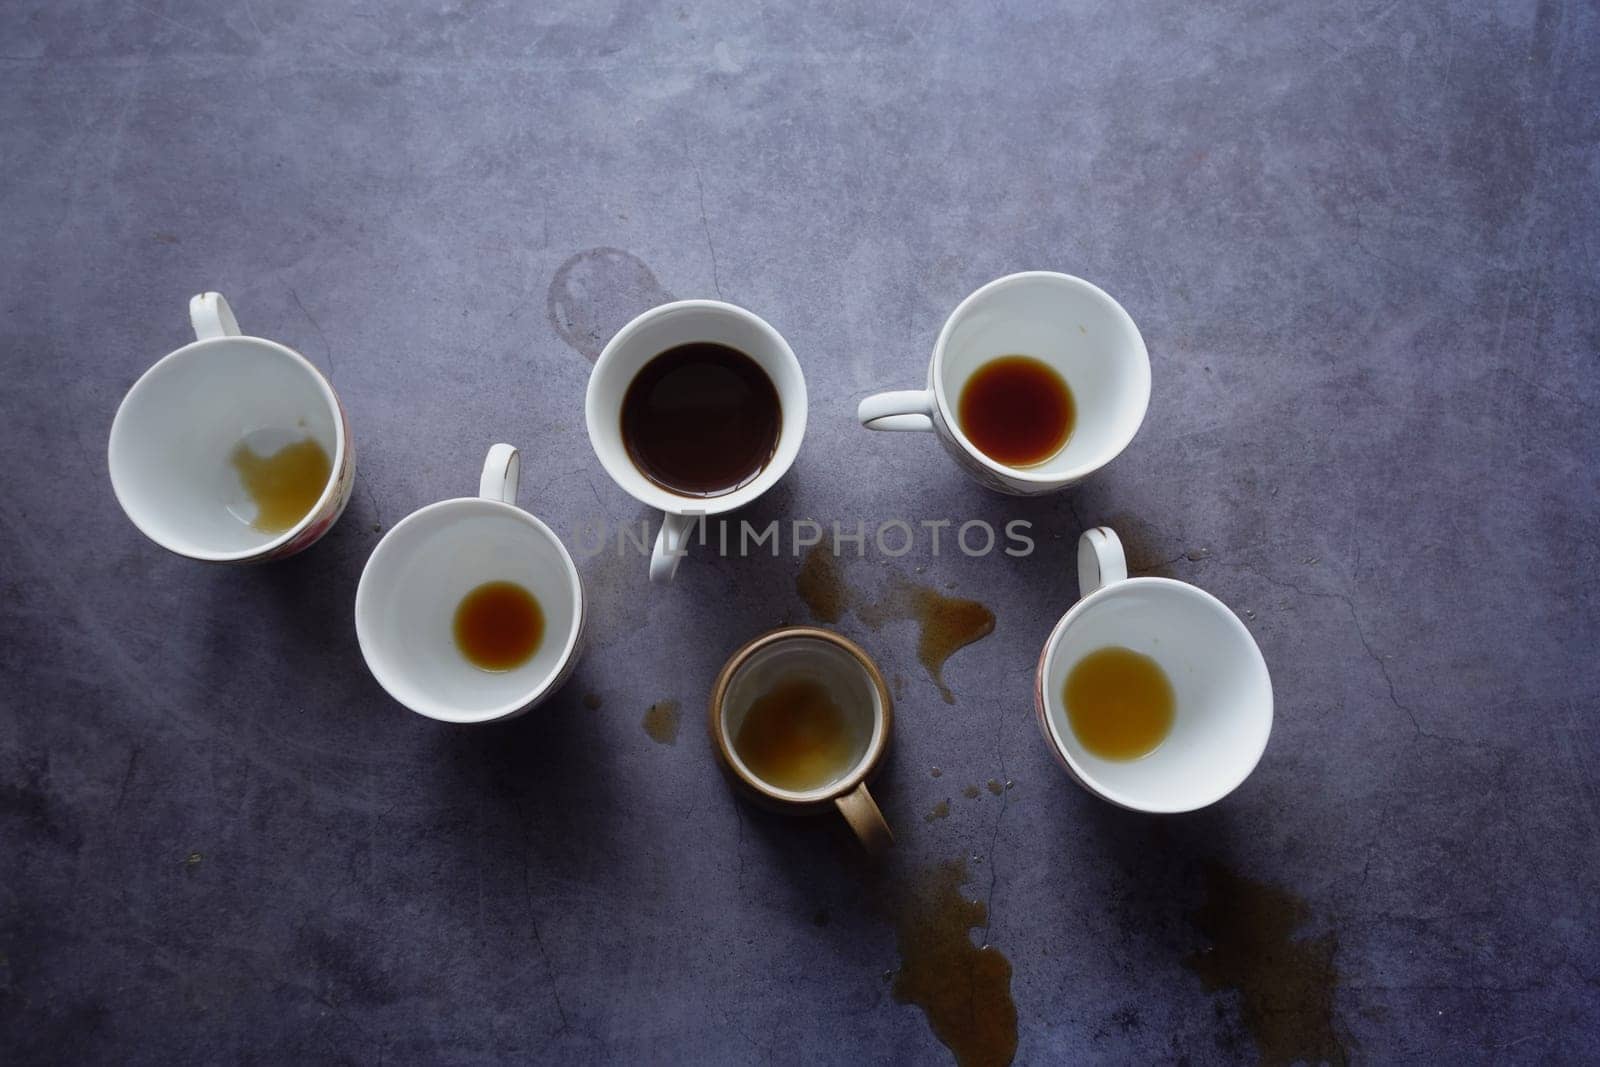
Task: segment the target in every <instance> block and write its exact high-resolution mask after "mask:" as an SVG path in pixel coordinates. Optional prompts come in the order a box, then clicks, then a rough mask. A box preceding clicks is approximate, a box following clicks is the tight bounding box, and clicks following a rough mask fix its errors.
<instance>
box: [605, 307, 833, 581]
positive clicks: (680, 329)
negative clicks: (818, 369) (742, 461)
mask: <svg viewBox="0 0 1600 1067" xmlns="http://www.w3.org/2000/svg"><path fill="white" fill-rule="evenodd" d="M694 342H711V343H714V344H721V345H726V346H728V347H729V348H733V349H737V350H738V351H740V352H743V353H744V354H745V355H747V356H749V357H750V358H751V359H753V360H754V361H755V362H756V364H757V365H758V366H760V367H761V369H762V370H763V371H764V372H766V375H767V377H768V378H769V379H771V381H772V385H773V387H774V388H775V389H776V391H777V394H778V405H779V409H780V420H781V421H780V424H779V430H778V441H777V446H776V447H775V448H774V449H773V453H772V458H771V459H769V460H768V461H767V464H766V466H765V467H763V468H762V470H761V472H760V473H759V474H757V475H756V476H755V477H754V478H753V479H751V480H750V481H749V482H747V483H746V484H744V485H742V486H740V487H739V488H737V489H734V490H732V491H731V492H727V493H722V494H720V495H716V496H692V495H687V494H680V493H675V492H673V491H672V490H670V489H666V488H664V487H662V486H660V485H658V484H656V483H655V482H653V481H651V480H650V479H648V478H646V477H645V476H644V474H643V472H641V471H640V470H639V468H638V467H637V466H635V465H634V462H633V460H632V459H631V458H630V457H629V455H628V449H627V444H626V442H624V440H623V436H622V405H623V399H624V397H625V396H626V395H627V392H628V386H629V385H630V384H631V383H632V382H633V379H634V376H635V375H637V374H638V373H639V371H640V370H642V369H643V368H644V366H645V364H647V363H649V362H650V361H651V360H653V359H654V358H655V357H656V356H658V355H660V354H661V353H663V352H665V351H667V350H668V349H671V348H676V347H677V346H679V345H685V344H691V343H694ZM584 417H585V420H586V421H587V423H588V428H589V443H590V444H591V445H593V446H594V451H595V455H596V456H598V457H599V458H600V464H601V466H603V467H605V469H606V473H607V474H609V475H611V478H612V480H613V481H615V482H616V483H617V484H618V485H619V486H621V487H622V488H623V490H625V491H626V492H627V493H628V494H629V495H630V496H632V497H633V498H634V499H635V500H638V501H639V502H640V503H642V504H645V505H647V506H649V507H652V508H658V509H660V510H661V511H662V512H664V515H663V517H662V522H661V530H660V532H659V533H658V534H657V535H656V541H655V547H654V549H653V550H652V552H651V554H650V580H651V581H652V582H670V581H671V580H672V578H673V576H674V575H675V574H676V573H677V570H678V564H679V562H680V561H681V560H682V559H683V556H684V554H685V553H686V552H687V551H688V547H689V539H690V534H691V533H692V532H693V530H694V527H695V525H696V524H697V523H698V522H699V521H700V519H701V517H702V516H707V515H720V514H722V513H724V512H728V511H732V510H734V509H735V508H740V507H743V506H744V505H746V504H748V503H750V502H751V501H752V500H754V499H755V498H756V497H758V496H760V495H761V494H762V493H765V492H766V491H767V490H768V489H771V488H772V487H773V485H774V484H776V483H777V481H778V479H780V478H782V477H783V476H784V474H785V473H786V472H787V471H788V470H789V467H790V465H791V464H793V463H794V457H795V455H796V454H797V453H798V452H799V451H800V441H801V439H802V438H803V437H804V436H805V431H806V380H805V376H804V375H803V374H802V373H801V371H800V361H799V360H797V359H795V355H794V352H793V350H791V349H790V348H789V343H788V342H787V341H785V340H784V339H783V335H781V334H780V333H778V331H777V330H775V329H773V328H772V327H771V326H770V325H768V324H767V323H766V321H765V320H763V319H762V318H760V317H759V316H758V315H756V314H754V313H752V312H749V311H746V310H745V309H744V308H741V307H736V306H735V305H733V304H725V303H722V302H721V301H718V300H679V301H677V302H675V303H671V304H663V305H661V306H660V307H657V308H652V309H651V310H649V311H646V312H645V313H644V314H642V315H640V316H639V317H638V318H636V319H634V320H633V321H632V322H630V323H628V324H627V325H626V326H624V327H623V328H622V329H620V330H618V331H617V334H616V336H615V337H613V338H611V341H610V342H609V343H608V344H607V345H606V347H605V349H604V350H603V351H602V352H601V353H600V358H599V359H597V360H596V361H595V364H594V370H593V372H592V373H591V374H590V375H589V390H588V393H587V395H586V396H585V398H584Z"/></svg>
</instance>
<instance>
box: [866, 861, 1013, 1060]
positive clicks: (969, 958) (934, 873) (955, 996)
mask: <svg viewBox="0 0 1600 1067" xmlns="http://www.w3.org/2000/svg"><path fill="white" fill-rule="evenodd" d="M966 880H967V864H966V861H965V860H954V861H952V862H950V863H945V864H941V865H939V866H937V867H935V868H933V869H931V870H929V871H927V872H925V873H924V874H923V876H922V877H921V878H920V879H919V880H918V882H917V884H916V885H915V886H914V887H913V888H912V890H911V892H910V893H909V894H908V895H907V899H905V900H904V901H903V902H902V903H901V906H900V913H899V918H898V921H897V923H896V940H897V941H898V942H899V947H900V970H899V971H898V973H896V975H895V979H894V997H895V999H896V1000H898V1001H899V1002H900V1003H902V1004H915V1005H917V1006H918V1007H919V1008H921V1009H922V1011H923V1014H924V1015H926V1016H927V1017H928V1026H929V1027H930V1028H931V1029H932V1030H933V1033H934V1036H936V1037H937V1038H938V1039H939V1040H940V1041H942V1042H944V1044H945V1047H947V1048H948V1049H949V1050H950V1051H951V1052H953V1053H955V1057H956V1062H957V1063H958V1064H960V1065H961V1067H991V1065H992V1067H1004V1065H1005V1064H1009V1063H1010V1062H1011V1061H1012V1059H1013V1058H1015V1056H1016V1054H1017V1008H1016V1005H1015V1004H1014V1003H1013V1002H1012V1000H1011V963H1010V961H1009V960H1007V959H1006V958H1005V956H1003V955H1002V954H1001V953H1000V952H999V950H997V949H996V948H994V947H993V946H992V945H983V946H982V947H980V946H978V945H975V944H973V943H972V931H973V930H974V929H975V928H977V927H980V926H983V925H984V924H985V922H986V921H987V919H988V913H989V909H988V908H987V907H986V906H985V905H984V904H983V902H982V901H977V900H968V899H966V897H964V896H963V895H962V893H961V883H963V882H965V881H966Z"/></svg>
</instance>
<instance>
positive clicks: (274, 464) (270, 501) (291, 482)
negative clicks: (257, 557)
mask: <svg viewBox="0 0 1600 1067" xmlns="http://www.w3.org/2000/svg"><path fill="white" fill-rule="evenodd" d="M228 458H229V460H230V461H231V462H232V463H233V469H234V470H235V471H236V472H238V475H239V481H240V482H242V483H244V490H245V492H246V493H247V494H248V495H249V497H250V499H251V501H252V502H254V503H255V506H256V517H255V519H254V521H252V522H251V523H250V525H251V526H253V527H255V528H256V529H257V530H260V531H261V532H262V533H269V534H280V533H283V531H285V530H288V529H291V528H292V527H294V526H295V525H297V524H298V523H299V522H300V520H301V519H303V518H305V517H306V516H307V515H309V514H311V509H312V508H314V507H316V506H317V501H318V500H320V499H322V491H323V490H324V489H326V488H327V487H328V476H329V475H331V474H332V473H333V460H331V459H329V458H328V452H327V450H326V449H324V448H323V447H322V446H321V445H320V444H318V443H317V442H316V441H315V440H313V439H311V438H309V437H308V438H306V439H305V440H304V441H296V442H295V443H293V444H290V445H285V446H283V447H282V448H280V449H278V451H276V452H274V453H273V454H272V455H270V456H262V455H258V454H256V452H255V450H254V449H252V448H251V447H250V446H249V445H247V444H245V443H244V442H242V441H241V442H240V443H239V444H237V445H235V446H234V449H233V453H232V454H231V455H230V456H229V457H228Z"/></svg>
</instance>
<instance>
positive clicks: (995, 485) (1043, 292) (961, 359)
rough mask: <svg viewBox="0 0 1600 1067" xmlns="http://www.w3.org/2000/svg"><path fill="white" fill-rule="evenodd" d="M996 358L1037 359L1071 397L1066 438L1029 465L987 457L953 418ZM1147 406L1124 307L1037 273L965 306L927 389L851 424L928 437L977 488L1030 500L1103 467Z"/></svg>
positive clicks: (884, 403)
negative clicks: (1069, 429)
mask: <svg viewBox="0 0 1600 1067" xmlns="http://www.w3.org/2000/svg"><path fill="white" fill-rule="evenodd" d="M1002 356H1030V357H1032V358H1033V359H1037V360H1039V361H1041V362H1043V363H1045V364H1047V365H1048V366H1049V367H1050V368H1051V369H1052V370H1054V371H1055V372H1056V373H1057V374H1059V375H1060V376H1061V377H1062V379H1063V380H1065V382H1066V383H1067V386H1068V388H1070V389H1071V390H1072V397H1073V402H1074V405H1075V407H1076V420H1075V423H1074V427H1073V430H1072V435H1071V436H1070V437H1069V438H1068V439H1067V441H1066V444H1064V445H1063V446H1062V447H1061V449H1060V450H1059V451H1057V452H1056V453H1055V454H1054V455H1052V456H1051V457H1050V458H1048V459H1046V460H1044V461H1042V462H1040V463H1037V464H1034V465H1032V466H1027V467H1013V466H1008V465H1006V464H1004V463H1000V462H998V461H997V460H994V459H992V458H990V457H989V456H987V455H985V454H984V453H983V452H982V451H981V450H980V449H979V448H978V447H977V446H976V445H974V444H973V443H972V441H971V440H970V439H969V438H968V437H967V435H966V433H965V432H964V431H963V430H962V427H961V423H960V420H959V419H958V418H957V412H958V411H959V410H960V404H961V392H962V390H963V389H964V388H965V387H966V385H967V382H968V381H969V380H970V379H971V378H972V376H973V375H974V374H975V373H976V372H977V371H978V370H979V369H980V368H982V367H983V366H984V365H985V364H987V363H989V362H991V361H992V360H995V359H998V358H1000V357H1002ZM1149 404H1150V357H1149V354H1148V353H1147V352H1146V351H1145V347H1144V339H1143V338H1142V337H1141V336H1140V335H1139V328H1138V327H1137V326H1135V325H1134V323H1133V319H1132V318H1130V317H1129V315H1128V313H1127V312H1126V311H1124V310H1123V309H1122V305H1121V304H1119V303H1117V302H1116V301H1115V300H1113V299H1111V297H1110V296H1108V295H1107V294H1106V293H1105V292H1104V291H1103V290H1101V289H1100V288H1099V287H1097V286H1094V285H1091V284H1089V283H1088V282H1086V281H1084V280H1083V279H1082V278H1074V277H1073V276H1071V275H1070V274H1057V273H1054V272H1052V271H1042V270H1041V271H1028V272H1025V273H1022V274H1010V275H1007V276H1006V277H1004V278H998V279H996V280H994V281H992V282H990V283H989V284H988V285H985V286H983V287H982V288H981V289H979V290H978V291H977V292H975V293H973V294H972V295H971V296H969V297H967V298H966V299H965V300H963V301H962V302H961V303H960V304H958V305H957V306H956V309H955V311H953V312H951V313H950V318H949V319H947V320H946V321H945V324H944V329H943V330H941V331H940V332H939V340H938V341H937V342H936V343H935V344H934V346H933V358H932V360H931V361H930V362H929V365H928V386H927V388H926V389H907V390H899V391H895V392H889V393H876V394H874V395H872V396H869V397H867V398H866V399H865V400H863V401H861V404H860V405H859V406H858V408H857V409H856V417H857V418H858V419H860V420H861V425H863V426H865V427H866V428H867V429H869V430H922V431H931V432H933V433H934V434H935V435H936V436H937V437H938V438H939V442H940V443H941V444H942V445H944V447H945V450H946V451H948V452H949V453H950V454H951V455H952V456H954V457H955V459H956V462H958V463H960V464H961V466H962V468H963V469H965V470H966V472H967V473H968V474H970V475H971V476H972V477H973V478H974V479H976V480H977V481H978V482H979V483H980V484H981V485H985V486H988V487H989V488H991V489H995V490H998V491H1000V492H1002V493H1010V494H1013V495H1016V496H1034V495H1038V494H1041V493H1050V492H1054V491H1056V490H1058V489H1065V488H1067V487H1068V486H1071V485H1075V484H1077V483H1078V482H1080V481H1082V480H1083V479H1084V478H1087V477H1088V476H1089V475H1090V474H1093V473H1094V472H1095V471H1097V470H1099V469H1100V468H1101V467H1104V466H1105V465H1106V464H1107V463H1110V462H1111V461H1112V460H1113V459H1115V458H1116V457H1117V456H1118V454H1120V453H1121V452H1122V450H1123V449H1124V448H1126V447H1127V446H1128V443H1129V442H1130V441H1132V440H1133V437H1134V434H1136V433H1138V432H1139V426H1140V424H1141V423H1142V422H1144V413H1145V409H1146V408H1147V407H1148V406H1149Z"/></svg>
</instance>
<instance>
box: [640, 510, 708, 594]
mask: <svg viewBox="0 0 1600 1067" xmlns="http://www.w3.org/2000/svg"><path fill="white" fill-rule="evenodd" d="M699 521H700V516H698V515H677V514H674V513H673V512H670V511H668V512H664V513H663V514H662V516H661V530H660V532H659V533H657V534H656V547H655V548H654V549H653V550H652V551H651V553H650V580H651V581H652V582H655V583H656V584H657V585H665V584H666V583H667V582H670V581H672V578H673V575H675V574H677V573H678V564H679V563H682V562H683V557H684V556H686V555H688V553H689V531H691V530H693V529H694V525H695V523H697V522H699Z"/></svg>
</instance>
